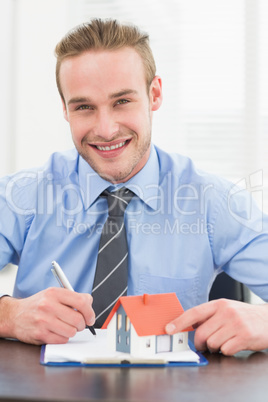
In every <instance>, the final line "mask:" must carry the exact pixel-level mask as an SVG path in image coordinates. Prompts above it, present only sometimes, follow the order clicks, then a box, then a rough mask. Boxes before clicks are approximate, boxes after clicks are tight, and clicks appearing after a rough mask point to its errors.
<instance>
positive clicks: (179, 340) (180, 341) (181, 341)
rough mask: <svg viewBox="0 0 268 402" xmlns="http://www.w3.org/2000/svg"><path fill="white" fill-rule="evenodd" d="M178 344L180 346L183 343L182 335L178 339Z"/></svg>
mask: <svg viewBox="0 0 268 402" xmlns="http://www.w3.org/2000/svg"><path fill="white" fill-rule="evenodd" d="M178 343H179V344H182V343H183V335H180V336H179V337H178Z"/></svg>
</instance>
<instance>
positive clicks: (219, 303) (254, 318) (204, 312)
mask: <svg viewBox="0 0 268 402" xmlns="http://www.w3.org/2000/svg"><path fill="white" fill-rule="evenodd" d="M189 326H193V327H194V328H195V330H196V332H195V342H194V343H195V347H196V349H197V350H199V351H205V350H209V351H210V352H212V353H215V352H219V351H221V352H222V353H223V354H224V355H229V356H231V355H234V354H235V353H237V352H239V351H241V350H254V351H260V350H263V349H266V348H268V304H260V305H252V304H247V303H243V302H238V301H233V300H227V299H219V300H213V301H210V302H208V303H204V304H201V305H199V306H197V307H193V308H191V309H189V310H187V311H185V312H184V313H183V314H182V315H181V316H180V317H179V318H177V319H175V320H174V321H172V322H171V323H169V324H168V325H167V326H166V332H167V333H168V334H170V335H172V334H174V333H177V332H181V331H182V330H184V329H185V328H187V327H189Z"/></svg>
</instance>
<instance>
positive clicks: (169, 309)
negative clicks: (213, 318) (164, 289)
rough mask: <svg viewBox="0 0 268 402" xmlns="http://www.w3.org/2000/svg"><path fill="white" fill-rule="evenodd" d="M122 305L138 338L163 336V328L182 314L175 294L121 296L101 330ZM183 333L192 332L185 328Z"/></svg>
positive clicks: (164, 332)
mask: <svg viewBox="0 0 268 402" xmlns="http://www.w3.org/2000/svg"><path fill="white" fill-rule="evenodd" d="M120 305H122V306H123V308H124V310H125V312H126V314H127V316H128V317H129V319H130V322H131V323H132V325H133V326H134V328H135V330H136V332H137V334H138V335H139V336H147V335H164V334H166V331H165V326H166V324H168V323H169V322H170V321H172V320H174V319H175V318H177V317H179V316H180V315H181V314H182V313H183V311H184V310H183V308H182V305H181V304H180V302H179V299H178V298H177V296H176V293H161V294H154V295H148V294H144V295H143V296H122V297H120V298H119V299H118V301H117V302H116V304H115V305H114V307H113V309H112V311H111V312H110V314H109V315H108V317H107V319H106V321H105V322H104V324H103V326H102V328H103V329H105V328H107V326H108V324H109V322H110V321H111V319H112V317H113V315H114V313H115V312H116V311H117V309H118V308H119V306H120ZM184 331H193V328H192V327H190V328H186V329H185V330H184Z"/></svg>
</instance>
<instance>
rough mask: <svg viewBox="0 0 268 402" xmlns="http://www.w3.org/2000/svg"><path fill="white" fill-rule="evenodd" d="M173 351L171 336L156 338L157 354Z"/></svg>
mask: <svg viewBox="0 0 268 402" xmlns="http://www.w3.org/2000/svg"><path fill="white" fill-rule="evenodd" d="M170 351H171V336H170V335H159V336H157V337H156V353H160V352H170Z"/></svg>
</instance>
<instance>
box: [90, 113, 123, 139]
mask: <svg viewBox="0 0 268 402" xmlns="http://www.w3.org/2000/svg"><path fill="white" fill-rule="evenodd" d="M118 131H119V124H118V123H117V122H116V121H115V119H114V116H113V115H112V113H111V112H109V111H107V110H99V111H98V113H97V114H96V120H95V127H94V134H95V135H96V136H97V137H99V138H101V139H103V140H104V141H110V140H111V139H112V138H113V137H114V136H115V135H116V134H117V133H118Z"/></svg>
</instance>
